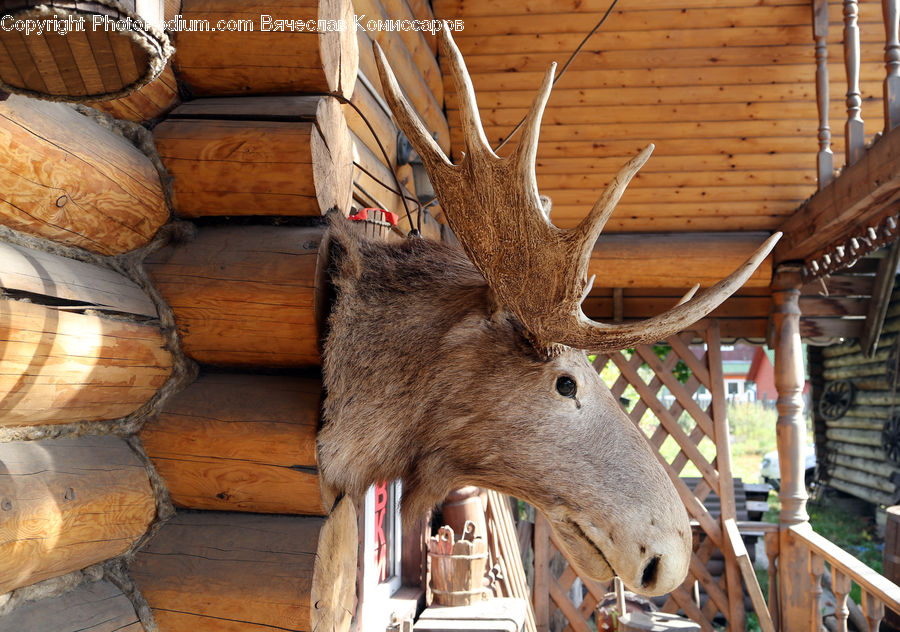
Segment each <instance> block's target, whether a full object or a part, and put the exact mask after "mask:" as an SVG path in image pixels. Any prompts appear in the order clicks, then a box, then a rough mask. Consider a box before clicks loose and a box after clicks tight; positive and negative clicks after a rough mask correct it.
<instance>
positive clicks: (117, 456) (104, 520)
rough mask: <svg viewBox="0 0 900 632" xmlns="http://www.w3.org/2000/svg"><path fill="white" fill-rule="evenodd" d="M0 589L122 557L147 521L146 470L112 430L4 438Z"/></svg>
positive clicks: (151, 512) (151, 513)
mask: <svg viewBox="0 0 900 632" xmlns="http://www.w3.org/2000/svg"><path fill="white" fill-rule="evenodd" d="M0 513H2V516H3V520H2V521H0V594H2V593H5V592H7V591H9V590H12V589H14V588H18V587H20V586H26V585H28V584H32V583H34V582H38V581H41V580H44V579H48V578H50V577H56V576H58V575H63V574H65V573H69V572H71V571H74V570H78V569H80V568H84V567H85V566H88V565H90V564H94V563H97V562H101V561H103V560H105V559H108V558H110V557H114V556H116V555H119V554H120V553H122V552H123V551H125V550H126V549H127V548H128V547H129V546H131V544H132V543H133V542H134V541H135V540H137V539H138V538H139V537H140V536H141V535H143V533H144V532H145V531H146V530H147V527H149V526H150V522H151V521H152V520H153V518H154V517H155V515H156V499H155V497H154V496H153V492H152V490H151V489H150V481H149V479H148V477H147V471H146V470H145V469H144V466H143V464H142V463H141V462H140V460H139V459H138V457H137V456H136V455H135V454H134V452H132V451H131V448H129V447H128V444H126V443H125V441H124V440H122V439H120V438H118V437H113V436H109V435H107V436H85V437H79V438H77V439H48V440H45V441H15V442H10V443H2V444H0Z"/></svg>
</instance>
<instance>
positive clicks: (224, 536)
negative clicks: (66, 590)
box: [130, 512, 356, 632]
mask: <svg viewBox="0 0 900 632" xmlns="http://www.w3.org/2000/svg"><path fill="white" fill-rule="evenodd" d="M324 524H325V519H323V518H308V517H299V516H263V515H258V514H239V513H230V512H179V513H178V514H177V515H176V516H175V517H174V518H173V519H171V520H170V521H169V522H167V523H166V524H165V525H164V526H163V527H162V529H160V531H159V533H158V534H157V535H156V536H155V537H154V538H153V539H152V540H151V541H150V542H149V543H148V544H147V546H146V547H145V548H144V549H142V550H141V551H140V552H139V553H138V554H137V556H136V558H135V560H134V562H133V563H132V564H131V567H130V571H131V575H132V577H133V578H134V580H135V582H136V583H137V585H138V588H139V589H140V590H141V593H142V594H143V595H144V597H146V598H147V601H148V602H149V603H150V607H151V608H152V609H153V616H154V618H155V619H156V621H157V623H158V624H159V628H160V632H207V631H217V632H220V631H229V632H231V631H234V632H238V631H240V632H243V631H247V630H253V631H254V632H262V631H264V630H292V631H299V630H304V631H305V630H311V629H313V628H312V627H311V625H310V617H311V614H312V610H313V608H312V607H311V604H312V603H314V602H312V601H311V598H310V593H311V590H312V587H313V585H314V582H315V581H316V580H314V577H313V575H314V566H315V563H316V551H317V547H318V543H319V539H320V537H321V534H322V529H323V525H324ZM355 549H356V542H355V541H354V542H353V547H352V550H353V551H354V552H355ZM355 567H356V564H355V556H354V560H353V569H354V573H353V574H354V575H355ZM354 579H355V578H354ZM351 582H352V580H351ZM325 629H329V630H330V629H332V628H331V627H330V626H329V627H327V628H325Z"/></svg>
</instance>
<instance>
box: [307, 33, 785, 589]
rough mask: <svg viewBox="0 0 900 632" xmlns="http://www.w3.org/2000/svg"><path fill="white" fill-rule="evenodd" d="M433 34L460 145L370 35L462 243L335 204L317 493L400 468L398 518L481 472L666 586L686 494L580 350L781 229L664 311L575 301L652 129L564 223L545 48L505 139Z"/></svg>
mask: <svg viewBox="0 0 900 632" xmlns="http://www.w3.org/2000/svg"><path fill="white" fill-rule="evenodd" d="M439 38H440V47H441V54H442V55H443V57H444V59H445V60H446V62H447V64H448V65H449V68H450V71H451V73H452V75H453V80H454V82H455V84H456V91H457V94H458V95H459V101H460V110H461V117H462V127H463V132H464V135H465V144H466V147H465V155H464V157H463V158H462V159H461V160H460V162H459V163H458V164H455V165H454V164H452V163H451V162H450V161H449V160H448V159H447V157H446V156H445V155H444V154H443V152H442V151H441V149H440V148H439V147H438V145H437V144H436V143H435V142H434V140H433V139H432V138H431V135H430V134H429V133H428V131H427V130H426V129H425V127H424V126H423V124H422V123H421V122H420V120H419V119H418V117H417V115H416V114H415V112H414V111H413V110H412V108H411V107H410V105H409V103H408V102H407V101H406V99H405V98H404V96H403V95H402V94H401V92H400V88H399V87H398V85H397V82H396V79H395V78H394V75H393V72H392V71H391V69H390V67H389V66H388V64H387V61H386V60H385V58H384V55H383V54H382V52H381V49H380V48H378V47H377V44H376V50H375V54H376V59H377V62H378V68H379V71H380V74H381V80H382V85H383V87H384V92H385V96H386V98H387V101H388V103H389V104H390V107H391V110H392V111H393V113H394V116H395V118H396V120H397V123H398V125H399V126H400V128H401V129H402V130H403V131H404V132H405V134H406V135H407V137H408V138H409V140H410V142H411V143H412V144H413V146H414V147H415V149H416V151H417V152H418V154H419V155H420V156H421V157H422V159H423V161H424V163H425V165H426V168H427V170H428V173H429V175H430V177H431V180H432V183H433V185H434V188H435V191H436V192H437V195H438V198H439V199H440V202H441V207H442V209H443V211H444V213H445V215H446V217H447V220H448V222H449V224H450V227H451V228H452V229H453V231H454V232H455V234H456V235H457V237H458V238H459V240H460V242H461V243H462V246H463V248H464V250H465V253H466V254H467V255H468V259H467V258H466V256H465V255H464V254H463V253H462V252H461V251H460V250H459V249H458V248H454V247H450V246H448V245H444V244H439V243H434V242H428V241H425V240H421V239H411V240H407V241H406V242H404V243H399V244H387V243H381V242H374V241H367V240H365V239H362V238H361V237H359V236H357V235H356V234H355V233H354V232H353V231H352V230H351V229H350V228H347V227H346V226H345V225H346V224H349V223H350V222H344V221H337V222H335V223H333V225H332V229H331V240H332V246H331V248H332V253H333V254H332V257H333V264H332V266H333V267H332V271H331V272H332V281H333V283H334V285H335V288H336V292H337V296H336V300H335V304H334V307H333V311H332V313H331V316H330V320H329V325H330V331H329V334H328V337H327V339H326V342H325V354H324V355H325V357H324V379H325V387H326V390H327V397H326V400H325V409H324V426H323V428H322V430H321V431H320V433H319V436H318V456H319V466H320V469H321V475H322V479H323V485H324V486H325V489H326V493H336V492H340V491H343V492H345V493H349V494H352V495H360V494H362V493H363V492H364V491H365V490H366V489H367V488H368V486H369V485H371V484H372V483H374V482H375V481H379V480H393V479H397V478H400V479H402V480H403V510H404V518H405V519H407V520H409V519H415V518H417V517H420V516H422V515H424V514H425V513H426V512H427V511H428V510H429V509H431V507H433V506H434V505H435V504H437V503H438V502H440V501H441V500H442V499H443V498H444V497H445V496H446V495H447V493H448V492H450V491H451V490H453V489H455V488H457V487H461V486H463V485H480V486H483V487H489V488H492V489H496V490H499V491H501V492H505V493H508V494H511V495H513V496H516V497H518V498H522V499H525V500H527V501H528V502H530V503H532V504H534V505H535V506H536V507H538V508H539V509H540V510H541V511H543V512H544V514H545V515H546V516H547V518H548V519H549V520H550V523H551V525H552V527H553V529H554V530H555V532H556V534H557V535H558V536H559V539H560V541H561V542H562V544H563V545H564V546H565V548H566V549H568V553H569V554H570V557H571V558H572V559H574V560H575V561H576V563H577V565H578V566H579V567H580V569H581V570H582V571H584V572H585V573H587V574H588V575H590V576H591V577H594V578H597V579H608V578H609V577H610V576H611V575H612V574H613V573H615V574H617V575H619V576H620V577H621V578H622V579H623V581H624V582H625V584H626V585H627V586H628V587H629V588H631V589H633V590H636V591H638V592H641V593H645V594H662V593H665V592H668V591H671V590H672V589H674V588H675V587H677V586H678V585H679V584H680V583H681V582H682V581H683V580H684V576H685V574H686V573H687V568H688V562H689V559H690V551H691V534H690V526H689V523H688V518H687V513H686V511H685V508H684V505H683V504H682V502H681V500H680V498H679V497H678V494H677V493H676V491H675V489H674V487H673V485H672V483H671V481H670V480H669V479H668V477H667V475H666V473H665V471H664V470H663V468H662V467H661V466H660V465H659V463H658V462H657V459H656V457H655V456H654V454H653V453H652V452H651V449H650V447H649V445H648V443H647V441H646V439H645V438H644V437H643V436H642V434H641V432H640V430H638V429H637V428H636V427H635V426H634V424H633V423H632V422H631V421H630V420H629V418H628V417H627V416H626V415H625V413H624V412H623V411H622V409H621V408H620V406H619V404H618V402H617V401H616V400H615V398H614V397H613V396H612V394H611V393H610V391H609V389H608V388H607V387H606V386H605V385H604V383H603V382H602V381H601V380H600V377H599V376H598V375H597V372H596V370H595V369H594V368H593V367H592V366H591V364H590V362H589V361H588V358H587V353H586V351H592V352H607V351H612V350H618V349H622V348H625V347H630V346H632V345H635V344H638V343H645V342H653V341H658V340H661V339H663V338H666V337H667V336H670V335H672V334H674V333H676V332H679V331H681V330H683V329H685V328H687V327H689V326H690V325H691V324H693V323H694V322H695V321H697V320H698V319H700V318H703V317H704V316H706V315H707V314H708V313H709V312H710V311H712V310H713V309H715V307H716V306H718V305H719V304H720V303H721V302H722V301H724V300H725V299H726V298H727V297H728V296H729V295H731V293H732V292H734V291H735V290H736V289H738V288H739V287H740V286H741V285H742V284H743V283H744V282H745V281H746V280H747V278H748V277H749V276H750V275H751V274H752V273H753V271H754V270H755V269H756V267H757V265H759V263H760V262H761V261H762V260H763V259H764V258H765V257H766V255H767V254H768V253H769V251H770V250H771V249H772V247H773V246H774V242H775V241H776V240H777V238H778V236H777V235H776V236H773V238H770V239H769V240H768V241H767V242H766V243H765V244H764V245H763V246H762V247H761V248H760V249H759V250H758V251H757V252H756V253H755V254H754V255H753V256H752V257H751V258H750V259H749V260H748V261H747V262H746V263H745V264H744V265H743V266H741V267H740V268H739V269H738V270H736V271H735V272H734V273H732V274H731V276H729V277H728V278H726V279H725V280H723V281H721V282H719V283H718V284H717V285H715V286H714V287H712V288H710V289H709V290H707V291H705V292H703V293H701V294H700V295H698V296H697V297H695V298H693V299H690V296H688V297H685V299H683V301H682V302H681V303H680V304H679V305H678V306H676V307H674V308H673V309H671V310H669V311H667V312H665V313H664V314H662V315H660V316H656V317H654V318H650V319H648V320H646V321H643V322H639V323H627V324H602V323H597V322H593V321H591V320H589V319H588V318H586V317H585V316H584V314H583V313H582V311H581V302H582V300H583V299H584V297H585V296H586V295H587V294H588V292H589V291H590V287H591V281H589V280H588V279H587V269H588V261H589V258H590V253H591V249H592V248H593V246H594V242H595V241H596V239H597V237H598V235H599V234H600V231H601V229H602V228H603V225H604V223H605V221H606V219H607V218H608V217H609V215H610V213H611V212H612V210H613V208H614V206H615V204H616V202H617V201H618V200H619V198H620V197H621V195H622V193H623V192H624V190H625V187H626V186H627V184H628V182H629V181H630V179H631V177H632V176H633V175H634V174H635V173H636V172H637V170H638V169H639V168H640V167H641V165H642V164H643V163H644V162H645V161H646V160H647V158H648V157H649V155H650V151H651V150H652V146H651V147H648V148H647V149H645V150H644V151H643V152H641V153H640V154H639V155H638V156H637V157H636V158H634V159H632V160H631V161H630V162H629V163H628V164H626V165H625V166H624V167H623V168H622V169H621V171H619V173H618V174H617V175H616V177H615V178H614V179H613V181H612V183H611V184H610V185H609V186H608V187H607V189H606V191H605V192H604V193H603V195H602V196H601V197H600V200H599V201H598V202H597V203H596V205H595V206H594V208H593V209H592V210H591V212H590V213H589V214H588V216H587V217H586V218H585V220H584V221H583V222H581V224H580V225H579V226H577V227H576V228H574V229H571V230H561V229H558V228H556V227H555V226H553V225H552V224H551V223H550V221H549V218H548V217H547V216H546V215H545V213H544V212H543V209H542V206H541V202H540V199H539V197H538V189H537V181H536V175H535V155H536V152H537V142H538V132H539V127H540V120H541V115H542V112H543V109H544V105H545V104H546V102H547V98H548V96H549V94H550V88H551V86H552V81H553V75H554V71H555V66H554V67H551V68H550V69H549V70H548V72H547V75H546V76H545V78H544V82H543V85H542V86H541V89H540V92H539V93H538V95H537V98H536V99H535V101H534V104H533V105H532V107H531V110H530V112H529V114H528V116H527V119H526V121H525V124H524V128H523V130H522V138H521V141H520V143H519V145H518V146H517V147H516V149H515V150H514V151H513V152H512V155H511V156H509V157H508V158H499V157H498V156H497V155H495V154H494V152H493V151H492V150H491V149H490V147H489V146H488V143H487V139H486V138H485V135H484V131H483V129H482V126H481V120H480V117H479V115H478V109H477V107H476V105H475V95H474V91H473V87H472V83H471V80H470V78H469V75H468V72H467V71H466V68H465V64H464V62H463V59H462V56H461V55H460V53H459V50H458V49H457V48H456V45H455V44H454V43H453V41H452V39H451V37H450V34H449V31H447V29H446V28H445V29H444V30H443V32H442V33H441V34H440V36H439ZM470 260H471V262H470ZM473 264H474V266H473ZM691 294H693V292H691Z"/></svg>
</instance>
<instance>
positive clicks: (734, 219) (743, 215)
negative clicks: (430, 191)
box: [434, 0, 884, 256]
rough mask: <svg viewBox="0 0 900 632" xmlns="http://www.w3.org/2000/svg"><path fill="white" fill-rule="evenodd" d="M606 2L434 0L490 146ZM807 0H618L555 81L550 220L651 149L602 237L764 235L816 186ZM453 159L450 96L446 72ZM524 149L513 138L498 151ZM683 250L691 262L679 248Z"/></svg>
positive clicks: (867, 11)
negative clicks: (457, 25) (454, 25)
mask: <svg viewBox="0 0 900 632" xmlns="http://www.w3.org/2000/svg"><path fill="white" fill-rule="evenodd" d="M607 7H608V0H515V1H505V0H501V1H493V2H481V1H474V0H434V12H435V15H436V16H437V17H439V18H449V19H462V20H463V21H464V25H465V28H464V30H463V31H461V32H458V33H456V34H455V39H456V41H457V43H458V44H459V47H460V49H461V51H462V53H463V55H464V56H465V58H466V62H467V64H468V67H469V71H470V73H471V74H472V78H473V82H474V84H475V90H476V94H477V97H478V103H479V106H480V108H481V116H482V119H483V120H484V123H485V131H486V133H487V136H488V139H489V140H490V141H491V142H492V143H494V144H496V143H497V142H499V140H500V139H501V138H503V137H504V136H505V135H506V134H507V133H508V131H509V130H510V129H511V128H512V127H513V126H514V125H515V124H516V123H517V122H518V121H519V120H520V119H521V117H522V116H523V115H524V113H525V112H526V110H527V107H528V105H529V104H530V102H531V99H532V97H533V95H534V91H535V90H536V89H537V87H538V85H539V83H540V80H541V77H542V75H543V72H544V71H545V69H546V68H547V66H548V65H549V64H550V62H552V61H557V62H558V63H559V64H560V65H562V64H563V63H564V62H565V61H566V60H567V59H568V57H569V55H570V54H571V52H572V51H573V50H575V48H576V47H577V45H578V43H579V42H580V41H581V40H582V38H583V37H584V36H585V35H586V34H587V32H588V31H589V30H590V29H591V28H592V26H593V25H594V24H595V23H596V22H597V21H598V20H599V19H600V17H601V15H602V13H603V12H604V11H605V10H606V9H607ZM830 20H831V27H830V29H829V38H828V41H829V43H830V44H829V51H828V52H829V72H830V77H831V89H830V91H831V108H830V110H831V121H832V127H833V128H834V130H835V133H834V136H835V138H834V145H833V150H834V153H835V166H836V167H840V166H841V165H842V164H843V139H842V133H843V132H842V130H843V121H844V119H845V118H846V114H845V112H846V110H845V105H844V97H843V93H844V92H845V90H846V88H845V86H844V70H843V49H842V46H841V38H842V28H843V26H842V24H843V23H842V8H841V3H840V2H832V3H831V6H830ZM859 22H860V31H861V39H862V68H861V80H862V81H861V88H862V93H863V99H864V104H863V118H864V119H865V120H866V127H867V130H868V131H869V136H871V135H872V134H873V133H874V132H875V131H877V130H880V129H881V127H882V121H881V117H882V114H881V111H882V106H881V103H880V101H881V81H882V78H883V77H884V62H883V56H884V48H883V46H884V43H883V42H884V30H883V27H882V25H881V9H880V6H879V5H877V4H875V5H870V4H865V3H863V4H862V5H861V7H860V19H859ZM814 75H815V59H814V48H813V41H812V27H811V10H810V4H809V1H808V0H779V1H773V0H683V1H682V2H680V3H677V8H673V4H672V3H671V2H668V1H666V0H645V1H641V2H629V1H628V0H624V1H622V2H620V3H619V5H618V6H617V7H616V10H615V11H614V12H613V14H612V15H611V16H610V18H609V20H608V21H607V22H606V24H605V25H604V26H603V27H602V28H601V30H600V31H599V32H598V33H597V34H596V35H594V37H593V38H591V40H590V41H589V42H588V44H587V45H586V46H585V48H584V49H583V50H582V52H581V53H580V54H579V55H578V57H577V58H576V59H575V61H574V62H573V63H572V65H571V66H570V68H569V69H568V71H567V72H566V74H565V75H564V76H563V77H562V79H561V80H560V81H559V83H557V84H556V86H555V87H554V90H553V93H552V95H551V97H550V102H549V105H548V107H547V111H546V113H545V115H544V124H543V128H542V133H541V145H540V149H539V152H538V166H537V172H538V183H539V187H540V189H541V192H542V193H544V194H547V195H549V196H550V197H551V198H553V215H552V217H553V220H554V222H555V223H556V224H557V225H559V226H563V227H565V226H571V225H573V224H574V223H576V222H577V221H578V220H579V219H580V218H581V217H583V216H584V214H585V213H586V212H587V210H588V209H589V208H590V206H591V205H592V204H593V202H594V201H595V199H596V197H597V196H598V195H599V192H600V191H601V190H602V188H603V186H604V185H605V183H606V182H607V181H608V180H609V178H610V177H611V176H612V175H613V174H614V173H615V171H616V169H618V167H619V166H621V164H622V163H623V162H624V161H625V160H626V159H627V158H628V157H630V156H632V155H633V154H634V153H635V152H637V151H638V150H639V149H640V148H641V147H643V146H644V145H646V144H647V143H649V142H653V143H655V144H656V146H657V148H656V151H655V153H654V156H653V157H652V158H651V159H650V161H649V162H648V164H647V165H646V166H645V167H644V169H643V170H642V171H641V173H640V174H639V175H638V176H637V178H636V179H635V181H634V183H633V184H632V185H631V186H630V187H629V190H628V192H627V193H626V194H625V196H624V197H623V199H622V201H621V203H620V204H619V206H618V208H617V210H616V212H615V213H614V214H613V217H612V219H611V220H610V222H609V223H608V224H607V228H606V232H662V231H676V232H682V231H759V230H763V231H771V230H775V229H776V228H778V227H779V226H780V225H781V224H782V223H783V222H784V221H785V219H786V218H787V217H788V216H790V215H791V214H792V213H793V212H794V211H795V210H796V209H797V207H798V205H799V204H800V203H801V202H802V201H803V200H804V199H806V198H807V197H808V196H810V195H811V194H812V193H813V192H814V191H815V188H816V185H815V177H816V176H815V152H816V150H817V141H816V133H817V125H818V123H817V110H816V99H815V83H814ZM445 91H446V103H447V108H448V119H449V122H450V125H451V137H452V141H453V149H454V152H458V151H459V148H460V146H461V145H460V138H461V136H460V130H459V125H458V114H457V112H456V109H455V108H456V107H457V99H456V94H455V90H454V89H453V86H452V82H451V81H450V79H449V77H445ZM514 145H515V139H513V141H512V142H511V143H509V144H508V145H507V146H506V147H505V148H504V150H503V151H501V154H502V153H505V152H508V151H509V150H510V149H511V148H512V146H514ZM685 254H686V256H690V255H689V253H685Z"/></svg>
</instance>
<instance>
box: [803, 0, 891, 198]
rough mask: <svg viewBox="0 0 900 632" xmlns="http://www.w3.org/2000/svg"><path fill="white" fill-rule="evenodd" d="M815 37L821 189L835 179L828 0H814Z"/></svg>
mask: <svg viewBox="0 0 900 632" xmlns="http://www.w3.org/2000/svg"><path fill="white" fill-rule="evenodd" d="M885 1H887V0H885ZM812 10H813V14H812V18H813V39H814V40H815V42H816V104H817V105H818V106H819V137H818V138H819V152H818V154H816V174H817V176H818V181H819V189H824V188H825V187H826V186H828V184H829V183H830V182H831V181H832V180H833V179H834V154H832V153H831V127H830V126H829V125H828V105H829V102H830V100H831V99H830V97H829V95H828V41H827V39H828V0H813V3H812Z"/></svg>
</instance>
